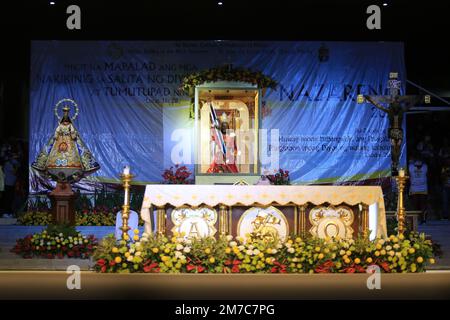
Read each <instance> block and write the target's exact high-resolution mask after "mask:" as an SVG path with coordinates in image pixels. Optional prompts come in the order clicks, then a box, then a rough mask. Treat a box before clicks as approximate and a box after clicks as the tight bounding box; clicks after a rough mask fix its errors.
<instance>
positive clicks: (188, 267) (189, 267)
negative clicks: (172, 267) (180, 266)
mask: <svg viewBox="0 0 450 320" xmlns="http://www.w3.org/2000/svg"><path fill="white" fill-rule="evenodd" d="M194 269H195V266H194V265H193V264H188V265H187V266H186V270H187V271H188V272H190V271H192V270H194Z"/></svg>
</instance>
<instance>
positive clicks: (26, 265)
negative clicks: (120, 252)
mask: <svg viewBox="0 0 450 320" xmlns="http://www.w3.org/2000/svg"><path fill="white" fill-rule="evenodd" d="M71 265H76V266H78V267H79V268H80V270H91V266H93V265H94V263H93V262H92V261H91V260H90V259H69V258H65V259H40V258H33V259H23V258H21V257H19V258H13V259H0V270H67V267H68V266H71Z"/></svg>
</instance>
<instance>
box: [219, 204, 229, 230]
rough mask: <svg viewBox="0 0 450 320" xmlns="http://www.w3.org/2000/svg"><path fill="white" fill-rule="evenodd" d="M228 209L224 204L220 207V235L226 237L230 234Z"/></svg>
mask: <svg viewBox="0 0 450 320" xmlns="http://www.w3.org/2000/svg"><path fill="white" fill-rule="evenodd" d="M229 223H230V222H229V220H228V207H227V206H226V205H224V204H221V205H220V206H219V234H220V235H221V236H225V235H227V234H228V232H229V230H230V228H229Z"/></svg>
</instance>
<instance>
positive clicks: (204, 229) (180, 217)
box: [171, 207, 217, 238]
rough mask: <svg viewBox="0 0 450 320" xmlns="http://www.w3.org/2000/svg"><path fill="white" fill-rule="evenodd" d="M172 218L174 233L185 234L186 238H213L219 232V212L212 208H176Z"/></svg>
mask: <svg viewBox="0 0 450 320" xmlns="http://www.w3.org/2000/svg"><path fill="white" fill-rule="evenodd" d="M171 216H172V217H171V218H172V222H173V224H174V227H173V228H172V232H173V233H175V232H178V233H183V234H184V236H185V238H192V237H194V238H199V237H213V236H214V235H215V234H216V232H217V229H216V228H215V226H214V225H215V224H216V222H217V212H216V210H214V209H212V208H209V207H199V208H184V207H183V208H175V209H174V210H173V211H172V215H171Z"/></svg>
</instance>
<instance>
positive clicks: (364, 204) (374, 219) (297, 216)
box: [141, 184, 387, 239]
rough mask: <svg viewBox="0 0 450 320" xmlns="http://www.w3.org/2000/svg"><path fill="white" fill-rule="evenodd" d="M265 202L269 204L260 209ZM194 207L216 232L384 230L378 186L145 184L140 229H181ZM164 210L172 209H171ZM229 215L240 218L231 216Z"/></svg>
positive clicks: (379, 232)
mask: <svg viewBox="0 0 450 320" xmlns="http://www.w3.org/2000/svg"><path fill="white" fill-rule="evenodd" d="M268 207H269V208H270V210H268V211H264V210H266V209H267V208H268ZM198 208H202V210H203V211H202V216H200V215H198V214H197V215H196V218H195V219H197V220H196V221H197V222H199V221H200V220H201V218H202V217H204V219H205V221H206V222H205V223H208V224H209V227H210V228H211V230H210V231H211V232H212V233H211V234H210V235H213V234H216V231H217V230H216V229H217V228H216V227H217V226H218V227H219V228H218V229H219V233H220V234H230V233H231V234H233V235H238V234H237V233H239V230H240V229H239V228H241V229H242V228H244V229H245V228H247V229H246V230H247V231H248V230H250V229H251V228H254V229H255V228H257V229H258V230H263V232H265V233H266V234H267V235H270V232H272V233H275V232H281V233H283V232H284V233H285V234H286V235H287V234H288V233H290V234H292V233H295V234H302V235H305V234H307V233H311V234H313V235H318V236H321V237H325V236H326V235H328V234H339V235H341V234H342V235H346V236H347V237H355V236H356V234H358V233H359V232H366V231H368V235H369V234H370V238H371V239H373V238H375V237H386V236H387V231H386V213H385V207H384V198H383V193H382V190H381V187H379V186H295V185H289V186H284V185H283V186H278V185H167V184H166V185H147V186H146V189H145V195H144V200H143V203H142V209H141V217H142V219H143V220H144V222H145V231H146V232H147V233H152V232H155V231H156V232H159V233H168V231H169V230H168V229H167V228H166V226H167V224H171V225H172V226H173V228H172V232H173V231H174V230H181V228H182V223H183V219H186V216H187V215H191V216H192V219H194V215H195V212H194V211H193V210H197V209H198ZM155 209H156V214H155V215H154V214H152V212H153V210H155ZM216 209H218V210H216ZM250 209H251V210H250ZM166 210H172V211H171V212H172V215H171V216H169V214H167V213H166ZM180 210H181V211H180ZM183 210H184V211H183ZM252 210H253V211H252ZM217 211H218V212H219V213H218V214H217ZM250 211H251V212H250ZM243 214H249V216H251V217H252V218H251V219H252V220H251V221H250V220H249V221H245V219H243ZM208 215H210V216H208ZM207 216H208V218H206V217H207ZM233 218H234V220H239V221H238V222H237V221H234V222H233ZM177 219H178V220H177ZM199 219H200V220H199ZM152 220H153V222H152ZM192 221H194V220H192ZM192 221H191V224H190V228H191V229H192V224H193V223H192ZM197 222H195V224H197ZM200 222H201V221H200ZM244 225H245V226H244ZM152 226H154V227H152ZM177 227H178V229H177ZM194 227H196V228H197V225H196V226H194ZM184 228H185V227H184ZM233 228H234V230H233ZM249 228H250V229H249ZM275 229H276V230H278V231H276V230H275ZM344 229H345V230H344ZM197 231H199V230H197ZM250 231H251V230H250ZM208 232H209V231H208ZM199 233H201V232H200V231H199Z"/></svg>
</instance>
